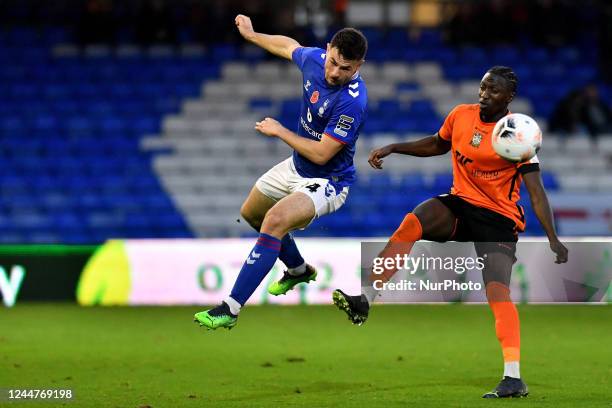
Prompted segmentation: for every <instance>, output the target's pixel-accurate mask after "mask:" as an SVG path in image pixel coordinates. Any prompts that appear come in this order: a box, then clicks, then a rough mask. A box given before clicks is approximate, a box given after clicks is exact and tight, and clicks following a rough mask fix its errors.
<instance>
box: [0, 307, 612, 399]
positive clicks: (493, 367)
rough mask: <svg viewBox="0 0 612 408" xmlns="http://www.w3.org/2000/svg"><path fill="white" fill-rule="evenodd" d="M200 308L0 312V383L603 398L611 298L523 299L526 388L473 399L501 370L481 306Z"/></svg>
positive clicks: (172, 390)
mask: <svg viewBox="0 0 612 408" xmlns="http://www.w3.org/2000/svg"><path fill="white" fill-rule="evenodd" d="M199 310H201V308H198V307H167V308H163V307H158V308H149V307H147V308H144V307H134V308H128V307H123V308H81V307H77V306H75V305H68V304H18V305H17V306H16V307H15V308H14V309H2V310H0V367H1V369H0V387H4V388H7V387H16V388H71V389H73V390H74V392H75V399H74V400H73V401H71V402H64V403H59V402H54V403H49V402H39V403H29V402H26V403H23V402H22V403H8V402H6V401H5V402H0V406H7V407H10V406H15V407H26V406H41V407H50V406H68V407H141V406H150V407H154V408H157V407H183V406H184V407H234V406H236V407H240V406H244V407H280V406H290V407H334V406H342V407H385V408H388V407H436V408H438V407H491V406H509V405H513V406H520V407H536V406H537V407H544V408H545V407H551V408H552V407H554V408H561V407H589V408H590V407H608V408H610V407H612V307H611V306H520V307H519V311H520V313H521V323H522V357H523V362H522V367H521V372H522V375H523V378H524V379H525V381H526V382H527V384H528V385H529V387H530V391H531V395H530V396H529V397H527V398H523V399H514V400H482V399H481V398H480V396H481V394H482V393H484V392H485V391H488V390H490V389H492V388H493V387H494V386H495V385H496V383H497V382H498V381H499V379H500V376H501V366H502V361H501V353H500V349H499V345H498V342H497V339H496V338H495V334H494V330H493V319H492V315H491V312H490V311H489V309H488V307H486V306H467V305H439V306H437V305H419V306H400V305H398V306H388V305H385V306H377V307H375V308H374V310H373V312H372V313H371V316H370V320H369V321H368V322H367V323H366V324H365V325H364V326H361V327H357V326H352V325H351V324H350V323H349V321H348V320H347V319H346V318H345V316H344V314H343V313H341V312H339V311H338V310H336V309H335V308H333V307H332V306H295V307H277V306H259V307H247V308H246V309H245V310H244V311H243V313H242V314H241V316H240V319H239V321H238V325H237V326H236V328H235V329H233V330H231V331H226V330H222V331H216V332H208V331H205V330H203V329H201V328H199V327H198V326H197V325H196V324H194V323H193V322H192V316H193V314H194V312H196V311H199Z"/></svg>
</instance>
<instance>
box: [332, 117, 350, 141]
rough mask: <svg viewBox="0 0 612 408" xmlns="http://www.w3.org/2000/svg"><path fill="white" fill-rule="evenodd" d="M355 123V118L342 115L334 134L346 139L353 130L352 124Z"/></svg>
mask: <svg viewBox="0 0 612 408" xmlns="http://www.w3.org/2000/svg"><path fill="white" fill-rule="evenodd" d="M354 121H355V119H354V118H352V117H350V116H346V115H340V119H339V120H338V123H337V124H336V128H335V129H334V133H335V134H337V135H338V136H341V137H346V136H347V135H348V133H347V132H348V131H349V130H351V126H352V125H351V124H352V123H353V122H354Z"/></svg>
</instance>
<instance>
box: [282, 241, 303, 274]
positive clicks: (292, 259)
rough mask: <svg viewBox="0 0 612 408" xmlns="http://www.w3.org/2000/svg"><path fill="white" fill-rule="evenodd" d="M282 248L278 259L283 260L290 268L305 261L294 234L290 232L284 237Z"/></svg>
mask: <svg viewBox="0 0 612 408" xmlns="http://www.w3.org/2000/svg"><path fill="white" fill-rule="evenodd" d="M281 245H282V246H281V250H280V253H279V254H278V259H280V260H281V261H283V263H284V264H285V265H286V266H287V268H289V269H293V268H297V267H298V266H300V265H302V264H303V263H304V258H302V255H301V254H300V251H298V249H297V246H296V245H295V240H294V239H293V235H291V233H288V234H287V235H285V236H284V237H283V240H282V241H281Z"/></svg>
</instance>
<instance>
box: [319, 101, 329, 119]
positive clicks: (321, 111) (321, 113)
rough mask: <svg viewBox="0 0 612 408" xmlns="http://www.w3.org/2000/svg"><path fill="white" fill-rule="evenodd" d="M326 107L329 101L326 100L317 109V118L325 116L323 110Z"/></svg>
mask: <svg viewBox="0 0 612 408" xmlns="http://www.w3.org/2000/svg"><path fill="white" fill-rule="evenodd" d="M327 105H329V99H326V100H325V102H323V105H322V106H320V107H319V112H318V113H319V116H321V117H322V116H323V115H324V114H325V109H327Z"/></svg>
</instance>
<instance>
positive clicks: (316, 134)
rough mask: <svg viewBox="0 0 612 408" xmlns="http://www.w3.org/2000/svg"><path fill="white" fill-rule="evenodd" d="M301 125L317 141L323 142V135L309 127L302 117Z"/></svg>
mask: <svg viewBox="0 0 612 408" xmlns="http://www.w3.org/2000/svg"><path fill="white" fill-rule="evenodd" d="M300 124H301V125H302V127H303V128H304V130H305V131H306V133H308V134H309V135H310V136H312V137H314V138H316V139H317V140H321V138H322V137H323V135H322V134H321V133H319V132H317V131H316V130H314V129H313V128H311V127H310V126H308V124H307V123H306V121H305V120H304V118H303V117H301V116H300Z"/></svg>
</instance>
